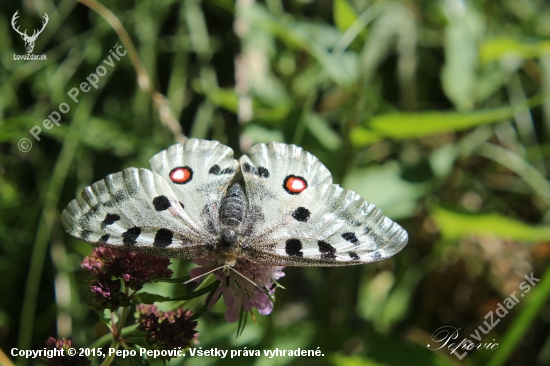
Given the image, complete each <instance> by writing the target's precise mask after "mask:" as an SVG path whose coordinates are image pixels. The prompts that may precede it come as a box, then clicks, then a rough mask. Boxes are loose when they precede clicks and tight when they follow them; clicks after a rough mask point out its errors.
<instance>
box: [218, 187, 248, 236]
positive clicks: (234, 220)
mask: <svg viewBox="0 0 550 366" xmlns="http://www.w3.org/2000/svg"><path fill="white" fill-rule="evenodd" d="M245 215H246V201H245V196H244V191H243V189H242V187H241V186H240V184H239V183H235V184H233V185H232V186H231V187H230V188H229V189H228V190H227V194H226V195H225V197H224V198H223V200H222V204H221V212H220V218H221V224H222V225H221V242H222V243H221V244H222V245H225V246H230V245H232V244H235V243H236V242H237V241H238V240H239V236H240V235H241V227H242V223H243V220H244V218H245Z"/></svg>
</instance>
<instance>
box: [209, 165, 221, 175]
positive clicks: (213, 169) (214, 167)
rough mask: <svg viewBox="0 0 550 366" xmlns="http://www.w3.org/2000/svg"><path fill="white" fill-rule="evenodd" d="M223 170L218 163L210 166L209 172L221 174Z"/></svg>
mask: <svg viewBox="0 0 550 366" xmlns="http://www.w3.org/2000/svg"><path fill="white" fill-rule="evenodd" d="M221 170H222V169H221V168H220V166H219V165H218V164H216V165H213V166H212V167H211V168H210V170H209V171H208V174H214V175H220V171H221Z"/></svg>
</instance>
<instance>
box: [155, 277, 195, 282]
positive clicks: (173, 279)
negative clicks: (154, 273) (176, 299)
mask: <svg viewBox="0 0 550 366" xmlns="http://www.w3.org/2000/svg"><path fill="white" fill-rule="evenodd" d="M190 279H191V277H190V276H182V277H173V278H159V279H157V280H156V281H153V282H166V283H184V282H186V281H189V280H190Z"/></svg>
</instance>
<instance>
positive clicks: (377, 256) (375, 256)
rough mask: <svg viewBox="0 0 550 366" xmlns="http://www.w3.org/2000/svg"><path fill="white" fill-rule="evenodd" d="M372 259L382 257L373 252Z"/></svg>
mask: <svg viewBox="0 0 550 366" xmlns="http://www.w3.org/2000/svg"><path fill="white" fill-rule="evenodd" d="M372 257H373V258H374V259H380V257H382V256H381V255H380V253H379V252H374V253H372Z"/></svg>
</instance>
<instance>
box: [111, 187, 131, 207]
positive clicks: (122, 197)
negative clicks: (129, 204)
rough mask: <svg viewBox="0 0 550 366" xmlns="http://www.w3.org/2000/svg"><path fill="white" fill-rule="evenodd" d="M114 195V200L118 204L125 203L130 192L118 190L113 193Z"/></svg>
mask: <svg viewBox="0 0 550 366" xmlns="http://www.w3.org/2000/svg"><path fill="white" fill-rule="evenodd" d="M111 197H113V200H114V201H115V202H116V203H118V204H123V203H124V202H126V201H128V193H126V191H125V190H124V191H118V192H115V193H114V194H112V195H111Z"/></svg>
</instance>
